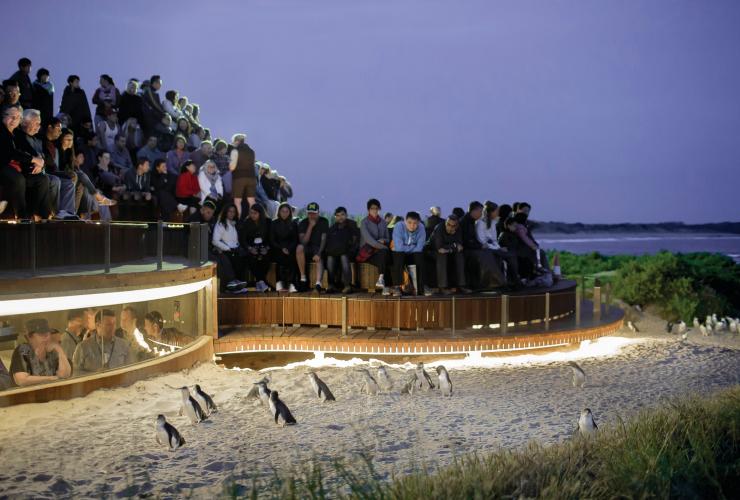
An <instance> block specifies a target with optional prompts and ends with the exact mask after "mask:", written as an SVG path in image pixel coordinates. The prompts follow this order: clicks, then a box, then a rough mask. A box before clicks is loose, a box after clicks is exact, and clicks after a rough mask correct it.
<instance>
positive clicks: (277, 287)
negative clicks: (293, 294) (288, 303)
mask: <svg viewBox="0 0 740 500" xmlns="http://www.w3.org/2000/svg"><path fill="white" fill-rule="evenodd" d="M275 291H276V292H284V291H285V285H284V284H283V282H282V281H278V282H277V283H276V284H275Z"/></svg>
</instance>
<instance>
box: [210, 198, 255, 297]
mask: <svg viewBox="0 0 740 500" xmlns="http://www.w3.org/2000/svg"><path fill="white" fill-rule="evenodd" d="M236 213H237V212H236V207H235V206H234V204H233V203H229V204H228V205H225V206H224V208H223V209H222V210H221V214H220V215H219V216H218V222H217V223H216V225H215V226H214V227H213V238H212V239H211V242H212V243H213V249H214V251H215V252H217V253H220V254H221V255H223V256H225V257H226V258H227V259H228V260H229V262H230V263H231V268H232V269H233V270H234V275H235V278H234V280H232V281H230V282H229V283H228V284H227V285H226V286H227V288H229V289H230V290H232V291H233V292H234V293H244V292H246V289H245V288H244V285H246V281H244V260H245V259H244V257H245V255H244V252H243V249H242V248H241V247H240V246H239V233H238V232H237V230H236Z"/></svg>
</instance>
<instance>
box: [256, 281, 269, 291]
mask: <svg viewBox="0 0 740 500" xmlns="http://www.w3.org/2000/svg"><path fill="white" fill-rule="evenodd" d="M254 287H255V288H256V289H257V291H258V292H260V293H264V292H266V291H267V290H269V289H270V287H269V286H267V283H265V282H264V281H258V282H257V284H256V285H255V286H254Z"/></svg>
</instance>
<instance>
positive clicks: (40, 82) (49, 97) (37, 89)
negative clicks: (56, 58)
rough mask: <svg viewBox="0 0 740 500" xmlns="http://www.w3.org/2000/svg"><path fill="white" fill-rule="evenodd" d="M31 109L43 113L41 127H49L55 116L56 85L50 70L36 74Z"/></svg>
mask: <svg viewBox="0 0 740 500" xmlns="http://www.w3.org/2000/svg"><path fill="white" fill-rule="evenodd" d="M31 107H32V108H33V109H38V110H39V111H40V112H41V126H43V127H45V126H46V125H48V124H49V122H50V121H51V119H52V117H53V116H54V84H53V83H52V82H51V80H50V79H49V70H48V69H46V68H41V69H39V70H38V71H37V72H36V80H35V81H34V82H33V104H32V105H31Z"/></svg>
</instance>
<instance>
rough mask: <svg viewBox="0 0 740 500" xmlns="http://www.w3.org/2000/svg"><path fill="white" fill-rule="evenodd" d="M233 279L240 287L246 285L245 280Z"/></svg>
mask: <svg viewBox="0 0 740 500" xmlns="http://www.w3.org/2000/svg"><path fill="white" fill-rule="evenodd" d="M234 281H236V282H237V283H238V284H239V286H242V287H244V286H247V282H246V281H242V280H234Z"/></svg>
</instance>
